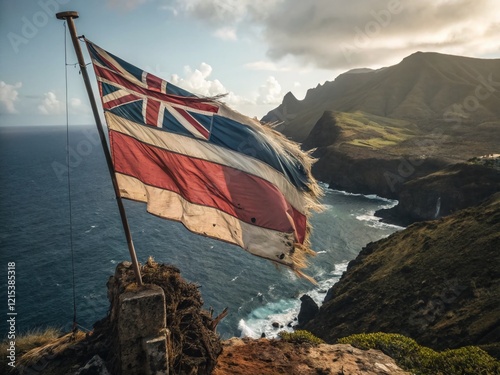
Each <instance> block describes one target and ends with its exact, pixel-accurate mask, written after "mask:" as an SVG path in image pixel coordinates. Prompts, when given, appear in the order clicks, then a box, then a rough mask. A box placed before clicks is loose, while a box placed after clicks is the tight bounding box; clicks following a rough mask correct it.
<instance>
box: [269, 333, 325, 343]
mask: <svg viewBox="0 0 500 375" xmlns="http://www.w3.org/2000/svg"><path fill="white" fill-rule="evenodd" d="M278 335H279V337H280V338H281V339H282V340H284V341H288V342H292V343H295V344H304V343H309V344H314V345H318V344H324V343H325V342H324V341H323V340H321V339H320V338H318V337H316V336H314V335H313V334H312V333H311V332H309V331H305V330H300V329H299V330H297V331H294V332H286V331H281V332H280V333H279V334H278Z"/></svg>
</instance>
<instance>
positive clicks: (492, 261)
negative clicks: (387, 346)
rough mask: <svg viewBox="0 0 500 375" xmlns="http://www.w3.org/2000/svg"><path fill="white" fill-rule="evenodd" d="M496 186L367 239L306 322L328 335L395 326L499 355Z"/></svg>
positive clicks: (446, 344)
mask: <svg viewBox="0 0 500 375" xmlns="http://www.w3.org/2000/svg"><path fill="white" fill-rule="evenodd" d="M499 249H500V193H497V194H495V195H494V196H492V197H491V198H490V199H489V200H488V201H486V202H484V203H483V204H482V205H480V206H477V207H473V208H469V209H465V210H462V211H459V212H457V213H455V214H452V215H450V216H448V217H446V218H442V219H439V220H435V221H428V222H421V223H416V224H413V225H411V226H409V227H408V228H407V229H405V230H403V231H400V232H397V233H395V234H393V235H391V236H390V237H388V238H386V239H383V240H380V241H378V242H375V243H370V244H368V245H367V246H366V247H365V248H364V249H363V250H362V251H361V253H360V254H359V255H358V257H357V258H356V259H355V260H353V261H352V262H350V264H349V267H348V269H347V271H346V272H345V273H344V275H343V276H342V278H341V280H340V281H339V282H338V283H337V284H335V285H334V286H333V287H332V288H331V289H330V290H329V291H328V294H327V297H326V298H325V301H324V304H323V305H322V306H321V308H320V311H319V313H318V314H317V315H316V316H315V318H314V319H313V320H312V321H310V322H309V323H308V324H306V326H305V329H307V330H310V331H311V332H312V333H314V334H315V335H317V336H318V337H321V338H322V339H324V340H326V341H327V342H335V340H336V339H338V338H341V337H344V336H347V335H351V334H354V333H362V332H380V331H381V332H393V333H401V334H403V335H406V336H409V337H412V338H414V339H415V340H416V341H417V342H418V343H419V344H421V345H426V346H429V347H432V348H434V349H438V350H442V349H446V348H457V347H461V346H466V345H478V346H480V347H482V348H483V349H485V350H486V351H488V352H489V353H490V354H492V355H493V356H496V357H497V358H499V357H500V251H499Z"/></svg>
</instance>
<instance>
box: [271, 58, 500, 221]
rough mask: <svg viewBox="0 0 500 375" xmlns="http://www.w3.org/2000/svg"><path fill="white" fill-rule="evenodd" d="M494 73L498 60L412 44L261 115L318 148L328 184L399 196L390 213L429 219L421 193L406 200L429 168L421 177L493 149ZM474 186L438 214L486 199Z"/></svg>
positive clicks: (497, 78) (498, 136)
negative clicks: (398, 57)
mask: <svg viewBox="0 0 500 375" xmlns="http://www.w3.org/2000/svg"><path fill="white" fill-rule="evenodd" d="M498 72H500V59H474V58H467V57H462V56H451V55H443V54H438V53H421V52H418V53H415V54H412V55H410V56H408V57H406V58H405V59H403V60H402V61H401V62H400V63H399V64H397V65H394V66H390V67H387V68H383V69H378V70H370V69H366V70H356V71H349V72H346V73H344V74H341V75H340V76H338V77H337V78H336V79H335V80H334V81H332V82H326V83H325V84H323V85H318V86H317V87H316V88H313V89H310V90H309V91H308V92H307V95H306V96H305V98H304V99H303V100H297V99H296V98H295V97H294V96H293V95H291V94H288V95H286V96H285V98H284V100H283V103H282V104H281V105H280V106H278V107H277V108H276V109H274V110H272V111H270V112H269V113H268V114H267V115H266V116H264V118H263V120H264V121H270V122H282V124H281V126H279V127H278V129H279V130H280V131H281V132H283V133H284V134H285V135H286V136H288V137H290V138H292V139H294V140H296V141H299V142H302V143H303V148H304V149H306V150H314V153H313V155H314V156H315V157H316V158H317V159H318V161H317V163H316V164H315V165H314V169H313V173H314V175H315V176H316V177H317V178H318V179H320V180H321V181H323V182H326V183H328V184H329V185H330V186H331V187H332V188H335V189H339V190H346V191H350V192H356V193H365V194H378V195H380V196H384V197H388V198H394V199H398V200H399V201H400V202H401V206H400V207H399V208H398V209H397V210H399V211H397V210H394V211H393V212H392V214H391V215H392V219H393V220H396V219H398V218H399V219H401V218H402V219H404V220H403V221H399V223H403V222H404V223H408V222H411V221H412V220H421V219H428V218H430V216H429V215H428V214H427V213H425V212H426V211H428V210H429V207H428V206H427V205H426V206H423V207H420V206H416V204H417V201H423V200H425V199H426V198H425V197H421V198H420V199H416V200H415V199H413V200H412V201H406V200H407V199H408V197H410V196H413V195H412V194H413V193H414V192H416V191H421V190H418V188H417V187H422V186H423V183H424V181H430V180H431V179H432V178H434V177H429V178H428V179H427V180H423V179H422V178H424V177H426V176H428V175H432V174H435V173H438V172H439V171H442V170H444V168H445V167H447V166H449V165H453V164H457V163H464V162H466V161H467V160H469V159H471V158H475V157H480V156H482V155H487V154H491V153H495V152H498V145H499V144H500V131H499V129H500V120H499V119H500V106H498V103H499V102H500V90H499V88H500V75H499V73H498ZM474 172H475V173H477V172H478V170H475V171H474ZM439 173H446V171H444V172H439ZM476 176H477V174H476ZM419 179H422V180H419ZM480 179H485V178H484V176H482V177H480ZM486 179H487V178H486ZM416 180H419V182H416ZM452 180H453V179H448V180H446V179H441V180H440V181H441V183H442V184H444V183H445V181H450V183H451V182H453V181H452ZM413 181H415V184H414V185H410V184H409V183H410V182H413ZM464 187H465V185H464ZM452 188H453V187H452V186H448V187H444V186H442V190H443V191H445V190H448V189H452ZM456 194H458V195H462V196H465V195H468V194H469V193H468V191H467V189H465V190H460V189H458V190H457V192H456ZM434 195H435V194H434ZM434 195H432V197H433V198H434ZM473 195H474V196H476V195H477V197H478V198H477V199H471V200H470V202H468V203H466V202H465V201H466V200H468V198H466V199H464V200H462V201H461V200H460V199H457V200H453V199H452V200H450V201H449V202H447V204H448V203H449V204H452V203H453V202H455V203H456V205H453V206H449V207H447V208H446V209H444V208H445V207H443V209H442V210H441V211H440V212H439V213H438V216H437V217H441V216H442V215H444V214H445V212H454V211H456V210H459V209H461V208H464V207H467V206H468V205H471V204H478V203H479V202H480V200H481V199H483V198H484V195H482V194H473ZM443 199H444V197H442V198H441V200H443ZM442 205H443V203H442ZM435 207H436V200H435V199H434V202H433V208H434V209H435ZM447 210H448V211H447ZM434 212H435V210H434Z"/></svg>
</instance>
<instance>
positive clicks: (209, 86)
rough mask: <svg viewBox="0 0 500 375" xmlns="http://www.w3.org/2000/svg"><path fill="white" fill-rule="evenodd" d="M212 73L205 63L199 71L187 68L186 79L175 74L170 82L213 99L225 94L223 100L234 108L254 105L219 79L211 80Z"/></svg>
mask: <svg viewBox="0 0 500 375" xmlns="http://www.w3.org/2000/svg"><path fill="white" fill-rule="evenodd" d="M212 71H213V69H212V67H211V66H210V65H209V64H207V63H204V62H203V63H201V64H200V66H199V67H198V68H197V69H193V68H191V67H190V66H185V67H184V77H180V76H179V75H177V74H173V75H172V76H171V78H170V82H172V83H173V84H174V85H177V86H180V87H182V88H183V89H186V90H188V91H190V92H192V93H194V94H197V95H200V96H207V97H212V96H217V95H221V94H224V95H225V96H224V97H223V98H222V99H221V100H222V101H223V102H225V103H226V104H227V105H229V106H230V107H233V108H238V107H240V106H242V105H246V104H252V103H253V101H251V100H248V99H245V98H243V97H242V96H239V95H237V94H235V93H234V92H232V91H230V90H228V89H227V88H226V87H224V85H223V84H222V83H221V82H220V81H219V80H218V79H210V76H211V75H212Z"/></svg>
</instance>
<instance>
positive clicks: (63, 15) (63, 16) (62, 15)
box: [56, 10, 79, 20]
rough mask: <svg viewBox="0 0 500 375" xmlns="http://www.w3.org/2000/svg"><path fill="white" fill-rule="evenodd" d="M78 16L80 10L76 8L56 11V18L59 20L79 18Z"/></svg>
mask: <svg viewBox="0 0 500 375" xmlns="http://www.w3.org/2000/svg"><path fill="white" fill-rule="evenodd" d="M78 17H79V16H78V12H75V11H74V10H70V11H67V12H59V13H56V18H57V19H58V20H65V19H66V18H78Z"/></svg>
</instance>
